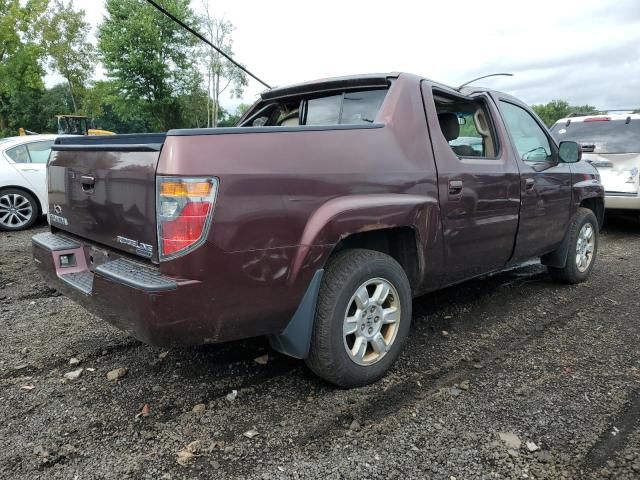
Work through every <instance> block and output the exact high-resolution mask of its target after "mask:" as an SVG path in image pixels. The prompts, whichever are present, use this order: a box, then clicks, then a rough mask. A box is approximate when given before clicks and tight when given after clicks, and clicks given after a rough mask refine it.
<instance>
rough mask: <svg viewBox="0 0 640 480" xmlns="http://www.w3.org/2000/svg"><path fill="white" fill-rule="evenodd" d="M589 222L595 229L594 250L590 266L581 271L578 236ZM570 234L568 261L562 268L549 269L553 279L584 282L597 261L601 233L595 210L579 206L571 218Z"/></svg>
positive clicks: (570, 282)
mask: <svg viewBox="0 0 640 480" xmlns="http://www.w3.org/2000/svg"><path fill="white" fill-rule="evenodd" d="M588 223H589V224H591V228H592V229H593V238H594V244H593V252H592V256H591V260H590V262H589V264H588V266H587V267H586V269H584V270H583V271H581V269H580V268H579V267H578V262H577V259H576V254H577V248H578V236H579V234H580V231H581V230H582V228H583V227H584V226H585V225H586V224H588ZM568 235H569V236H568V242H569V251H568V253H567V262H566V264H565V266H564V267H562V268H556V267H548V270H549V273H550V274H551V278H552V279H553V281H555V282H558V283H566V284H571V285H573V284H576V283H582V282H584V281H585V280H586V279H587V278H589V275H590V274H591V271H592V270H593V265H594V264H595V263H596V257H597V255H598V245H599V242H600V236H599V235H600V234H599V230H598V219H597V218H596V216H595V214H594V213H593V211H592V210H589V209H588V208H583V207H580V208H578V211H577V212H576V213H575V214H574V216H573V218H572V219H571V225H570V226H569V232H568Z"/></svg>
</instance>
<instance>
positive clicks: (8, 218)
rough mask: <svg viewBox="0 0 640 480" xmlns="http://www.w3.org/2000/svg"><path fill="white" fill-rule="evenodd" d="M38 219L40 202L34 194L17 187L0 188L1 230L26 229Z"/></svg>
mask: <svg viewBox="0 0 640 480" xmlns="http://www.w3.org/2000/svg"><path fill="white" fill-rule="evenodd" d="M37 219H38V203H37V202H36V199H35V198H34V197H33V195H31V194H30V193H28V192H25V191H24V190H19V189H15V188H6V189H4V190H0V230H7V231H15V230H24V229H26V228H29V227H30V226H31V225H33V224H34V223H35V221H36V220H37Z"/></svg>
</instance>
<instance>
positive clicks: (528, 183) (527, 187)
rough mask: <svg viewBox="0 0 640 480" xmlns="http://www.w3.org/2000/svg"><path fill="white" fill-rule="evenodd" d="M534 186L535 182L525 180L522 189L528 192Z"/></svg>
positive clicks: (531, 179) (530, 179) (529, 179)
mask: <svg viewBox="0 0 640 480" xmlns="http://www.w3.org/2000/svg"><path fill="white" fill-rule="evenodd" d="M535 186H536V181H535V180H534V179H533V178H527V179H526V180H525V181H524V189H525V190H526V191H528V192H529V191H531V190H533V187H535Z"/></svg>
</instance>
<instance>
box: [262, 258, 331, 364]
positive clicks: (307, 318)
mask: <svg viewBox="0 0 640 480" xmlns="http://www.w3.org/2000/svg"><path fill="white" fill-rule="evenodd" d="M323 274H324V270H322V269H321V270H318V271H316V273H315V274H314V275H313V278H312V279H311V283H309V286H308V287H307V291H306V292H305V294H304V297H302V300H301V301H300V305H298V309H297V310H296V313H295V314H294V315H293V318H292V319H291V321H290V322H289V323H288V324H287V327H286V328H285V329H284V331H283V332H282V333H280V334H277V335H269V337H268V338H269V343H270V344H271V348H273V349H274V350H276V351H278V352H280V353H284V354H285V355H289V356H290V357H294V358H307V356H308V355H309V349H310V348H311V335H312V333H313V321H314V319H315V316H316V303H317V301H318V292H319V291H320V283H321V282H322V275H323Z"/></svg>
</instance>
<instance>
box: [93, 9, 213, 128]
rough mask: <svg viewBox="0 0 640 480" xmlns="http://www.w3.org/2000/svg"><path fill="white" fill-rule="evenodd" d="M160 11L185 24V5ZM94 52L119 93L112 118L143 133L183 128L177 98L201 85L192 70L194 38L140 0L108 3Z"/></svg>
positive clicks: (189, 21) (189, 13)
mask: <svg viewBox="0 0 640 480" xmlns="http://www.w3.org/2000/svg"><path fill="white" fill-rule="evenodd" d="M163 6H164V8H166V9H167V10H168V11H170V12H171V13H172V14H173V15H175V16H176V17H177V18H179V19H180V20H181V21H183V22H185V23H187V24H193V23H194V22H193V20H194V14H193V11H192V10H191V8H190V7H189V0H165V1H164V2H163ZM106 9H107V16H106V18H105V20H104V21H103V23H102V24H101V25H100V27H99V30H98V49H99V51H100V54H101V57H102V60H103V63H104V67H105V70H106V72H107V75H108V77H109V78H110V79H111V80H112V81H113V85H114V87H115V88H116V90H117V92H118V94H119V95H118V99H117V100H116V101H115V103H114V107H115V111H116V113H117V114H118V115H119V116H120V117H121V119H122V120H124V121H141V123H142V124H143V125H144V130H166V129H168V128H170V127H172V126H174V125H176V124H180V123H182V119H181V113H182V112H181V106H180V101H179V98H180V97H181V96H184V95H190V94H192V93H193V91H194V88H196V87H197V85H199V84H200V82H201V77H200V75H199V73H198V71H197V69H196V68H195V66H194V61H193V58H194V45H195V40H194V37H193V36H192V35H191V34H190V33H189V32H187V31H185V30H184V29H183V28H181V27H180V26H179V25H177V24H176V23H175V22H174V21H173V20H171V19H169V18H167V17H166V16H164V15H163V14H162V13H160V12H158V11H157V10H155V9H154V8H153V7H152V6H151V5H149V4H148V3H147V2H145V1H144V0H107V2H106Z"/></svg>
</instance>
